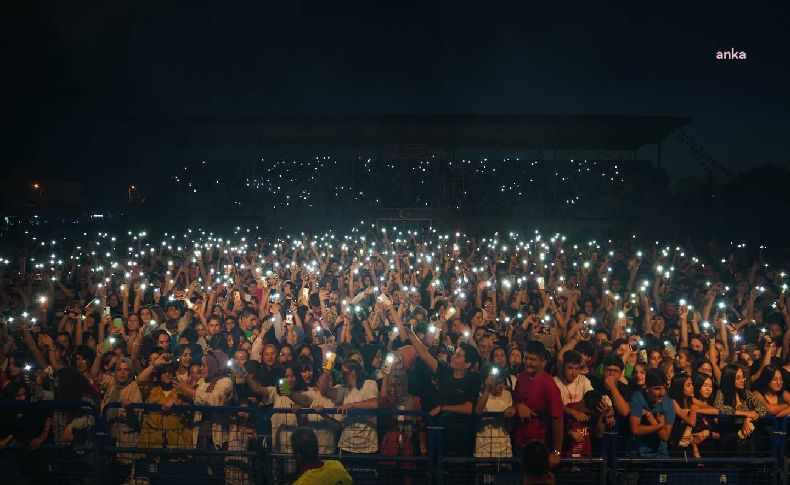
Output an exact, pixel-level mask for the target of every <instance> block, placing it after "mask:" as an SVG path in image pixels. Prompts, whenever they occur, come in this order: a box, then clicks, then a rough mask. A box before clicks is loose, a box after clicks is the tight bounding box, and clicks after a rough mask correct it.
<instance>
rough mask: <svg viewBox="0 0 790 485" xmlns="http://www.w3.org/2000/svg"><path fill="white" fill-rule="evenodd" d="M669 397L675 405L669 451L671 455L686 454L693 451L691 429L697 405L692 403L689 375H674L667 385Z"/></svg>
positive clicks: (695, 421)
mask: <svg viewBox="0 0 790 485" xmlns="http://www.w3.org/2000/svg"><path fill="white" fill-rule="evenodd" d="M669 397H670V398H672V402H673V404H674V407H675V423H674V424H673V425H672V431H671V432H670V433H669V452H670V454H673V455H680V456H688V454H689V452H692V453H693V454H694V456H695V457H698V455H699V454H698V453H694V437H693V434H692V431H693V429H694V427H695V426H696V425H697V407H696V405H694V402H693V400H694V384H693V383H692V381H691V376H689V375H687V374H685V373H683V374H679V375H676V376H675V377H674V378H673V379H672V384H670V386H669Z"/></svg>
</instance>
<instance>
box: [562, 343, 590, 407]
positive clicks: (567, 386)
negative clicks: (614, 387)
mask: <svg viewBox="0 0 790 485" xmlns="http://www.w3.org/2000/svg"><path fill="white" fill-rule="evenodd" d="M581 364H582V354H580V353H579V352H577V351H575V350H566V351H565V353H564V354H562V368H561V371H560V374H559V375H557V376H555V377H554V382H556V383H557V387H558V388H559V389H560V396H561V397H562V405H563V407H564V408H565V414H568V415H570V416H571V417H573V418H575V419H576V420H578V421H583V422H584V421H587V419H588V416H587V415H586V414H584V413H583V412H582V411H581V410H580V409H582V408H583V407H584V406H583V405H582V404H583V403H582V399H583V398H584V394H585V393H586V392H587V391H592V389H593V387H592V384H591V383H590V379H588V378H587V376H584V375H582V374H581V373H580V370H581Z"/></svg>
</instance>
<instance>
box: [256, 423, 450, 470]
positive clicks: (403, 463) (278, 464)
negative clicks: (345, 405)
mask: <svg viewBox="0 0 790 485" xmlns="http://www.w3.org/2000/svg"><path fill="white" fill-rule="evenodd" d="M267 414H268V416H269V418H270V422H271V423H273V424H272V428H271V429H270V433H269V434H268V435H267V439H266V457H267V460H268V464H269V467H268V468H269V469H270V470H272V475H273V477H272V478H273V481H272V483H273V484H277V485H279V484H285V483H289V480H291V479H293V478H294V472H295V471H296V470H295V463H294V461H293V456H292V453H291V452H290V447H289V446H283V443H282V437H278V436H274V434H275V430H274V427H275V424H274V423H275V422H276V421H277V417H278V416H285V418H284V419H287V417H288V416H293V417H294V419H293V422H292V423H291V424H289V426H292V427H293V428H295V427H296V426H302V425H307V426H310V421H308V420H307V418H308V416H316V417H318V416H321V417H323V418H325V419H326V420H328V421H330V422H337V423H338V425H339V426H338V428H337V429H336V434H340V432H341V428H340V426H342V425H343V424H344V423H345V421H346V420H347V419H349V418H354V417H358V418H361V417H366V416H369V417H370V418H372V419H376V421H375V422H372V423H368V424H370V425H371V426H375V432H376V436H375V440H376V449H377V450H378V451H377V452H375V453H352V452H348V451H343V450H342V447H341V446H340V444H341V443H339V442H338V441H337V440H335V444H336V445H337V446H335V447H334V450H333V451H332V452H328V451H330V449H329V447H328V446H326V442H325V441H324V442H323V443H322V441H323V438H322V436H321V434H322V432H331V429H332V428H331V426H328V427H325V428H323V429H321V430H317V435H318V438H319V446H320V447H322V448H323V449H322V450H320V451H321V457H322V459H328V460H338V461H340V462H341V463H343V465H344V466H345V467H346V469H347V470H348V471H349V473H350V474H351V476H352V478H353V479H354V483H355V484H365V483H370V484H377V485H386V484H390V483H392V484H398V485H401V484H414V485H417V484H430V483H433V480H434V477H433V468H432V466H431V461H432V457H433V456H435V453H434V451H433V448H432V444H431V440H430V436H429V434H428V433H429V432H430V430H429V429H428V424H429V423H430V415H428V414H427V413H425V412H421V411H406V410H398V409H391V408H381V409H373V410H364V409H351V410H348V411H341V410H340V409H337V408H325V409H322V410H321V411H317V410H314V409H297V410H294V409H291V408H275V409H271V410H270V411H269V413H267ZM400 417H403V418H404V420H403V421H405V418H412V419H414V420H415V421H414V423H412V425H413V426H414V427H415V429H414V430H413V431H414V432H416V433H420V432H424V433H425V439H426V442H425V443H426V448H427V449H426V451H427V452H426V453H425V454H422V453H420V450H419V448H418V449H416V450H410V449H411V445H409V446H401V445H403V441H402V440H412V439H414V438H415V437H414V436H407V437H405V438H404V437H403V436H401V435H400V432H399V431H398V432H396V435H397V438H398V440H400V441H399V446H398V447H397V449H395V452H396V453H398V454H391V453H387V450H385V449H383V448H382V447H381V445H382V444H383V443H382V442H383V441H386V435H387V434H388V431H387V428H385V427H384V426H385V425H386V424H388V423H387V421H386V420H387V419H391V418H394V419H396V421H397V420H399V419H400ZM381 418H384V419H385V421H383V422H382V421H381ZM403 421H401V422H403ZM313 423H315V420H314V421H313ZM389 424H391V423H389ZM420 426H422V427H423V428H424V429H421V428H420ZM390 431H391V430H390ZM380 432H381V433H383V434H384V436H379V433H380ZM286 436H287V434H286ZM368 438H369V437H365V438H364V439H361V440H360V441H361V442H362V443H363V444H365V443H367V441H368ZM382 438H383V439H382ZM417 439H419V437H417ZM403 450H406V451H409V450H410V451H416V453H408V454H400V453H401V451H403Z"/></svg>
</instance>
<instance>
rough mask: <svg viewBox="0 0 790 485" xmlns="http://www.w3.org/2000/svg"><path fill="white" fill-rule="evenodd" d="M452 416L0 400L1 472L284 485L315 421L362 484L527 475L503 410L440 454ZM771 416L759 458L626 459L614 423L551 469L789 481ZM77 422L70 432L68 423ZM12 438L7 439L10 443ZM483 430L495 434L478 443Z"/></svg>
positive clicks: (780, 432) (569, 474)
mask: <svg viewBox="0 0 790 485" xmlns="http://www.w3.org/2000/svg"><path fill="white" fill-rule="evenodd" d="M452 418H458V416H455V415H440V416H438V417H436V418H431V417H430V416H429V415H428V414H426V413H423V412H415V411H403V410H397V409H377V410H369V411H366V410H351V411H350V412H347V413H342V412H340V410H338V409H323V410H321V411H316V410H312V409H300V410H292V409H273V410H270V411H269V412H267V413H263V412H261V411H259V410H258V409H256V408H252V407H245V406H228V407H209V406H186V405H184V406H173V407H172V408H170V409H168V410H167V411H165V410H163V409H162V407H161V406H159V405H156V404H130V405H128V406H126V407H123V406H122V405H121V404H120V403H113V404H110V405H107V406H106V407H105V409H104V410H103V412H102V413H101V415H98V414H97V409H96V406H95V405H93V404H92V403H87V402H60V401H40V402H36V403H28V402H24V401H0V432H2V433H0V440H3V445H4V446H0V477H2V481H3V483H40V482H49V481H55V477H57V480H59V481H62V482H67V483H124V482H127V483H150V482H151V481H167V482H168V483H187V482H188V483H190V484H197V483H239V484H244V483H272V484H287V483H290V482H291V481H292V480H293V479H294V478H295V476H296V469H295V463H294V461H293V458H292V453H291V450H290V434H289V432H292V431H293V429H295V427H296V426H309V427H311V428H312V429H313V430H314V431H316V433H317V434H318V435H319V436H321V435H322V433H323V437H324V438H325V440H324V441H322V447H323V448H322V450H321V451H322V452H321V455H322V457H323V458H325V459H337V460H340V461H341V462H342V463H343V464H344V465H345V466H346V468H347V469H348V470H349V472H350V473H351V474H352V476H353V477H354V480H355V481H354V483H374V482H375V483H377V484H380V485H386V484H388V483H398V484H401V483H403V484H422V483H426V484H433V483H438V484H444V483H448V484H449V483H451V484H452V485H463V484H466V483H469V484H472V483H475V484H478V483H520V481H521V464H520V460H519V459H518V457H517V456H514V453H513V451H512V448H511V450H510V451H509V452H507V448H506V447H504V448H501V447H499V445H504V441H502V440H501V438H502V436H501V435H500V434H497V433H495V432H492V429H491V428H485V426H484V425H483V423H488V424H492V423H493V424H496V425H499V424H501V422H503V421H504V419H503V415H502V414H501V413H485V414H483V415H481V416H467V417H465V418H466V419H469V420H470V422H471V423H475V426H476V427H475V429H474V433H473V437H474V438H475V439H476V440H478V441H476V443H475V449H476V450H477V451H480V449H486V450H488V452H487V453H477V456H475V455H476V454H475V453H474V451H473V452H472V453H471V454H470V455H467V456H450V455H448V454H445V453H443V447H442V446H441V445H442V442H443V441H445V438H446V436H448V435H447V430H448V429H449V428H450V426H452V425H448V422H452V421H453V419H452ZM720 418H721V419H722V420H723V421H724V420H726V419H728V418H727V417H720ZM47 419H50V420H51V423H52V431H51V432H50V433H49V437H48V439H47V440H46V441H44V442H43V443H40V446H39V447H38V448H37V449H31V448H30V441H31V439H33V438H36V437H37V436H38V433H40V431H39V430H40V429H42V428H39V427H37V425H42V423H44V422H45V421H46V420H47ZM278 420H279V421H278ZM486 420H488V421H486ZM500 420H501V421H500ZM456 422H457V421H456ZM763 423H765V424H766V425H767V426H768V427H769V428H770V435H769V436H770V450H766V452H764V453H763V454H762V455H761V456H749V455H747V454H741V455H728V456H721V455H719V456H715V455H708V456H705V455H703V456H702V457H701V458H692V457H690V456H687V457H683V458H656V459H645V458H631V457H627V458H626V457H618V456H617V455H618V453H617V452H618V450H617V449H616V444H617V443H616V442H617V439H616V431H610V432H609V433H608V434H607V435H605V436H604V439H603V440H602V441H601V447H600V453H599V454H596V455H595V456H584V457H581V458H563V459H562V460H561V463H560V466H559V467H557V468H556V469H555V470H554V473H555V477H556V481H557V483H599V484H609V483H611V484H615V483H618V484H619V483H626V484H628V483H669V484H672V483H693V484H694V485H700V484H704V483H727V484H728V485H731V484H734V483H735V484H738V483H741V484H745V483H754V484H763V483H765V484H777V483H781V484H788V483H790V482H789V481H788V472H790V461H788V459H787V458H786V456H785V455H786V453H787V432H788V429H790V417H788V418H784V419H782V420H771V419H768V420H765V421H763ZM69 425H71V428H73V429H70V430H69V431H68V432H66V428H67V427H69ZM459 429H464V428H463V426H461V427H460V428H459ZM20 430H21V431H20ZM455 431H457V429H456V430H455ZM506 431H507V435H506V436H508V437H509V436H511V432H510V430H506ZM481 432H482V434H481ZM15 433H16V434H15ZM344 433H345V435H346V436H345V437H344V436H343V435H344ZM364 433H369V434H374V435H375V441H373V442H375V449H373V450H372V452H371V453H355V452H354V450H356V451H364V450H363V448H365V446H367V445H369V444H370V443H371V440H370V436H364ZM486 433H488V434H486ZM7 436H11V438H10V439H8V441H4V440H5V439H6V438H7ZM385 437H387V438H386V439H388V440H389V441H387V442H386V443H385ZM67 438H68V439H67ZM404 438H406V439H405V440H404ZM480 438H482V439H484V440H485V439H488V440H489V441H488V443H484V445H485V446H483V447H482V448H480V447H479V446H478V445H479V439H480ZM319 439H320V438H319ZM607 442H608V443H610V444H605V443H607ZM404 443H406V444H407V445H405V444H404ZM503 449H504V452H503ZM492 450H493V452H492ZM621 451H625V450H621Z"/></svg>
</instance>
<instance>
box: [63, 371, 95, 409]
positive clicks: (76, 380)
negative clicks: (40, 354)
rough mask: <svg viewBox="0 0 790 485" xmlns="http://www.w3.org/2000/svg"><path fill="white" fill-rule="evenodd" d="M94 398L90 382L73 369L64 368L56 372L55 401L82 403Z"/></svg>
mask: <svg viewBox="0 0 790 485" xmlns="http://www.w3.org/2000/svg"><path fill="white" fill-rule="evenodd" d="M88 396H90V397H91V398H94V393H93V389H92V388H91V386H90V383H88V380H87V379H85V377H84V376H83V375H82V374H80V373H79V371H78V370H77V369H75V368H73V367H64V368H62V369H59V370H58V371H57V372H55V399H56V400H58V401H82V400H83V399H85V398H86V397H88Z"/></svg>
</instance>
